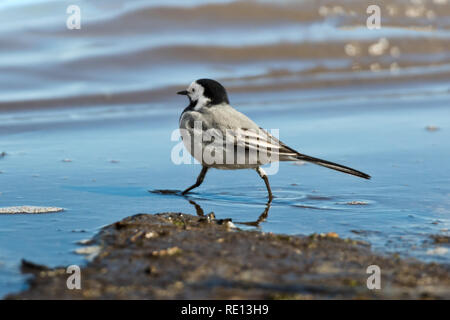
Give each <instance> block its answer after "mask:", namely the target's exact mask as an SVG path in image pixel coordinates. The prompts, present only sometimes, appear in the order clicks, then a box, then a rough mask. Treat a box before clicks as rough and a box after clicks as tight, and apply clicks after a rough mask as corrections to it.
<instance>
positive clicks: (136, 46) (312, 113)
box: [0, 1, 450, 295]
mask: <svg viewBox="0 0 450 320" xmlns="http://www.w3.org/2000/svg"><path fill="white" fill-rule="evenodd" d="M147 2H148V1H127V2H121V1H117V2H115V3H116V4H115V5H114V6H112V5H111V4H108V3H109V2H108V1H79V3H80V6H81V8H82V9H83V11H84V12H85V14H86V15H87V17H86V20H83V21H84V22H83V25H82V30H81V31H80V32H78V33H77V31H68V30H66V29H65V18H66V15H65V8H66V7H67V5H68V4H69V2H65V1H58V2H52V1H40V2H39V3H38V2H33V4H31V2H29V1H14V2H13V1H7V2H2V4H1V5H0V18H1V19H2V21H6V23H4V24H2V29H1V30H0V43H2V46H1V47H0V69H1V71H2V72H1V76H0V111H1V112H0V152H2V151H5V152H7V156H5V157H3V158H0V172H1V173H0V206H1V207H4V206H17V205H35V206H55V207H63V208H65V209H66V211H65V212H62V213H55V214H42V215H10V216H8V215H1V216H0V295H4V294H6V293H8V292H12V291H17V290H19V289H21V288H24V287H25V282H24V277H23V276H22V275H20V273H19V269H18V266H19V262H20V259H22V258H25V259H27V260H31V261H34V262H37V263H43V264H47V265H50V266H55V265H69V264H80V263H83V261H84V260H83V257H82V256H79V255H76V254H74V253H73V251H74V250H75V249H76V248H77V247H78V245H77V244H76V242H77V241H79V240H81V239H85V238H89V237H91V236H93V235H94V234H95V233H96V232H97V231H98V230H99V228H101V227H102V226H104V225H106V224H109V223H112V222H114V221H117V220H119V219H122V218H124V217H126V216H129V215H132V214H135V213H155V212H163V211H177V212H178V211H179V212H185V213H192V214H195V213H196V212H197V210H198V208H199V207H201V208H202V211H203V212H204V213H205V214H207V213H209V212H211V211H213V212H214V213H215V215H216V217H217V218H232V219H233V222H235V223H238V222H250V221H256V220H257V219H258V217H259V215H260V214H262V213H263V212H264V210H265V208H266V204H265V201H266V198H265V197H266V190H265V187H264V183H263V182H262V181H261V179H260V178H259V177H258V175H257V174H256V173H255V172H252V171H247V170H244V171H239V172H237V171H236V172H229V171H218V170H212V171H211V172H209V173H208V175H207V177H206V179H205V182H204V184H203V185H202V186H201V187H200V188H198V189H197V190H195V192H194V193H192V194H190V195H189V196H188V197H187V198H185V197H181V196H177V195H170V194H158V193H150V192H148V191H149V190H150V191H154V190H161V189H171V190H182V189H184V188H186V187H187V186H189V185H191V184H192V183H193V182H194V181H195V179H196V176H197V174H198V172H199V171H200V167H199V165H180V166H176V165H174V164H173V163H172V162H171V159H170V154H171V149H172V147H173V146H174V145H175V144H176V142H173V141H170V135H171V133H172V131H173V130H174V129H176V127H177V122H178V117H179V113H180V112H181V110H182V109H183V108H184V106H185V105H186V101H184V99H183V98H182V97H177V96H176V95H174V92H176V91H177V89H178V88H181V87H184V86H186V85H187V84H188V83H189V82H191V81H192V80H193V79H196V78H199V77H212V78H216V79H219V80H221V81H222V82H223V83H224V84H225V85H226V86H227V87H229V88H230V98H231V101H232V104H233V105H235V106H236V107H237V108H238V109H239V110H240V111H243V112H245V113H246V114H248V115H249V116H250V117H252V118H253V119H254V120H255V121H256V122H258V123H259V124H260V125H261V126H262V127H264V128H267V129H272V128H273V129H280V138H281V140H282V141H284V142H285V143H287V144H288V145H290V146H292V147H293V148H296V149H298V150H299V151H300V152H303V153H306V154H308V155H312V156H316V157H320V158H324V159H327V160H330V161H335V162H338V163H342V164H344V165H348V166H351V167H354V168H356V169H358V170H362V171H364V172H367V173H369V174H370V175H372V177H373V178H372V180H370V181H365V180H362V179H358V178H356V177H353V176H346V175H344V174H342V173H339V172H334V171H331V170H328V169H325V168H321V167H317V166H314V165H311V164H306V165H302V166H298V165H295V164H289V163H283V164H281V165H280V170H279V172H278V173H277V174H276V175H273V176H271V177H270V181H271V185H272V189H273V192H274V195H275V199H274V201H273V203H272V205H271V207H270V210H269V212H268V217H267V218H266V220H265V221H264V222H261V223H260V224H259V227H258V228H260V229H261V230H263V231H267V232H279V233H288V234H310V233H313V232H331V231H333V232H337V233H338V234H339V235H340V236H341V237H352V238H355V239H362V240H365V241H368V242H370V243H371V244H372V246H373V248H374V249H375V250H377V251H378V252H398V253H400V254H401V255H403V256H409V257H415V258H418V259H421V260H424V261H436V262H442V263H449V262H450V253H448V251H447V252H444V253H442V252H441V253H442V254H432V253H433V252H432V251H430V250H432V249H435V248H436V247H438V246H436V245H433V244H432V243H431V239H430V235H432V234H447V235H448V229H449V227H450V209H449V208H450V189H449V185H450V164H449V162H448V159H449V156H450V148H449V146H450V143H449V141H450V131H449V128H450V108H449V102H450V85H449V83H450V81H449V80H450V74H449V69H450V68H449V66H450V63H449V61H450V46H449V26H450V21H449V19H448V16H449V15H448V14H447V13H448V12H449V10H450V9H449V8H448V7H449V5H448V4H447V6H445V5H444V6H442V5H438V4H436V3H434V2H433V1H428V2H426V8H427V9H426V10H425V11H424V13H423V14H422V16H419V17H416V18H412V17H409V16H408V15H406V12H409V11H407V9H408V2H406V1H387V2H386V3H387V4H388V5H391V6H394V7H396V8H397V9H398V12H405V13H404V14H403V15H402V14H397V15H392V16H389V17H388V18H387V20H386V26H385V28H384V27H383V28H382V29H381V30H379V31H373V32H372V31H370V32H369V31H367V29H365V28H363V27H361V26H360V21H362V19H363V18H364V17H365V15H364V12H365V7H364V3H363V2H362V1H358V2H352V1H345V3H343V4H342V5H341V8H342V10H344V12H345V13H346V14H331V13H329V11H330V10H331V11H332V12H341V11H340V10H338V9H335V7H336V6H337V5H336V1H333V2H332V4H331V2H329V3H328V2H323V3H324V6H325V7H326V8H328V9H327V10H328V11H327V15H325V14H324V12H325V11H324V9H323V8H322V9H320V8H318V7H317V6H316V5H313V4H311V2H305V3H303V2H302V3H300V4H295V5H294V4H292V3H291V2H289V1H288V2H283V3H284V4H283V5H280V6H279V7H275V6H270V7H267V5H268V4H267V3H264V2H252V1H250V2H243V3H241V2H237V3H235V2H233V3H228V2H230V1H218V2H217V3H218V4H216V5H211V4H208V3H210V2H211V1H190V2H189V3H188V2H186V1H183V4H184V5H183V6H181V5H177V7H169V8H161V7H160V4H158V3H157V2H156V1H155V2H154V4H153V5H148V4H147ZM164 3H167V2H164ZM171 4H177V2H175V1H172V2H171ZM249 5H250V6H249ZM238 9H239V10H238ZM319 9H320V10H319ZM386 10H387V9H386ZM430 10H432V11H433V12H434V15H435V18H434V19H428V18H427V12H428V11H430ZM319 11H320V12H322V15H321V14H319ZM236 12H239V13H240V14H233V13H236ZM351 12H355V14H352V13H351ZM61 13H62V14H61ZM19 16H20V17H23V16H27V17H28V18H29V19H22V20H21V21H26V22H21V23H18V22H17V21H18V20H17V17H19ZM428 16H431V15H430V14H428ZM211 21H214V23H215V24H214V25H213V27H209V26H210V25H211V23H212V22H211ZM430 25H431V27H432V28H434V29H435V31H427V30H422V29H423V28H424V27H427V26H430ZM411 26H413V27H416V28H410V27H411ZM405 27H408V29H406V28H405ZM420 28H422V29H420ZM380 37H387V39H388V43H389V44H388V47H387V48H384V47H383V45H384V43H385V42H384V41H381V43H382V45H381V47H383V48H384V49H382V53H381V54H379V55H378V54H375V55H374V54H371V53H370V52H372V53H374V52H375V53H376V50H375V49H373V50H375V51H373V50H372V51H371V50H370V49H369V48H370V47H371V46H373V45H375V44H377V43H380ZM349 44H350V45H351V46H353V49H354V50H356V51H358V50H359V52H360V53H359V54H357V55H356V56H353V55H349V54H348V53H352V52H353V51H352V50H353V49H351V48H352V47H350V49H349V47H348V45H349ZM346 48H347V49H346ZM355 48H356V49H355ZM375 48H377V47H375ZM393 48H396V49H393ZM398 52H400V54H398ZM374 64H375V66H374ZM393 64H394V65H393ZM430 125H432V126H437V127H438V128H439V130H437V131H428V130H426V129H425V128H426V126H430ZM64 159H70V160H71V162H65V161H63V160H64ZM351 203H356V204H351ZM358 203H359V204H358ZM361 203H362V204H361ZM194 204H196V205H197V207H196V206H195V205H194ZM240 227H243V228H254V227H250V226H246V225H240ZM444 251H445V250H444Z"/></svg>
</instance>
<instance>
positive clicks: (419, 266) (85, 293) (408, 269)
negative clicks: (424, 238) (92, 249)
mask: <svg viewBox="0 0 450 320" xmlns="http://www.w3.org/2000/svg"><path fill="white" fill-rule="evenodd" d="M88 245H90V246H92V245H95V246H100V250H99V251H98V253H97V255H96V256H95V257H93V258H92V260H91V261H90V262H89V263H88V264H87V265H86V266H84V267H82V270H81V286H82V288H81V289H80V290H69V289H68V288H67V284H66V282H67V279H68V277H69V276H70V274H67V273H66V269H65V268H63V267H61V268H55V269H50V268H47V267H45V266H41V265H36V264H33V263H32V262H28V261H23V265H22V272H24V273H31V274H34V277H32V279H31V280H30V288H29V289H28V290H26V291H24V292H21V293H18V294H13V295H9V296H8V297H7V298H8V299H232V298H233V299H334V298H343V299H358V298H359V299H386V298H388V299H389V298H407V299H412V298H419V299H420V298H421V299H429V298H430V299H449V298H450V279H449V277H448V275H449V271H450V266H448V265H439V264H424V263H421V262H417V261H413V260H403V259H400V258H399V257H398V256H396V255H392V256H380V255H375V254H373V253H372V252H371V250H370V247H369V246H368V245H367V244H365V243H363V242H358V241H354V240H350V239H341V238H339V237H338V235H337V234H335V233H329V234H321V235H318V234H314V235H311V236H286V235H278V234H270V233H261V232H259V231H243V230H240V229H238V228H235V227H234V225H233V224H232V223H230V221H229V220H215V219H214V218H212V217H197V216H191V215H186V214H180V213H162V214H156V215H149V214H138V215H135V216H131V217H128V218H125V219H123V220H122V221H119V222H116V223H114V224H112V225H109V226H107V227H105V228H103V229H102V230H101V231H100V232H99V234H98V235H97V236H96V237H95V238H94V239H92V241H89V243H88ZM370 265H377V266H379V267H380V269H381V289H380V290H369V289H368V288H367V278H368V277H369V276H370V275H371V274H367V273H366V270H367V267H368V266H370Z"/></svg>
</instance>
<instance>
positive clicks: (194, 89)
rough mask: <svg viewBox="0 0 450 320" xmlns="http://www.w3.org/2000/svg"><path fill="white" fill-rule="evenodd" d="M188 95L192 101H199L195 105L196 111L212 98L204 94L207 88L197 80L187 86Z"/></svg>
mask: <svg viewBox="0 0 450 320" xmlns="http://www.w3.org/2000/svg"><path fill="white" fill-rule="evenodd" d="M187 92H188V96H189V98H191V100H192V101H197V103H196V105H195V106H194V110H195V111H199V110H200V109H201V108H203V107H204V106H206V105H207V104H208V103H209V102H211V99H209V98H207V97H205V96H204V92H205V88H203V87H202V86H201V85H199V84H198V83H197V82H195V81H194V82H192V83H191V85H190V86H189V87H188V88H187Z"/></svg>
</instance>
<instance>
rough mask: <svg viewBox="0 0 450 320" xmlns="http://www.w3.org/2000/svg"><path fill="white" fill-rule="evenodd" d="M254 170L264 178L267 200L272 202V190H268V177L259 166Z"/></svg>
mask: <svg viewBox="0 0 450 320" xmlns="http://www.w3.org/2000/svg"><path fill="white" fill-rule="evenodd" d="M256 172H258V174H259V176H260V177H261V178H262V179H263V180H264V183H265V184H266V188H267V192H268V193H269V202H272V199H273V196H272V190H270V184H269V178H267V174H266V173H265V172H264V170H263V169H261V168H260V167H258V168H256Z"/></svg>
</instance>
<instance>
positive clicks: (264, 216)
mask: <svg viewBox="0 0 450 320" xmlns="http://www.w3.org/2000/svg"><path fill="white" fill-rule="evenodd" d="M149 192H150V193H155V194H164V195H181V191H179V190H149ZM182 196H183V197H184V198H185V199H186V200H187V201H188V202H189V203H190V204H192V205H193V206H194V207H195V211H196V212H197V215H198V216H200V217H203V216H211V215H212V216H213V217H214V213H212V212H211V213H209V214H207V215H205V212H204V211H203V208H202V207H201V206H200V205H199V204H198V203H197V202H195V201H194V200H192V199H190V198H189V196H188V195H182ZM271 204H272V200H269V201H267V203H266V206H265V208H264V211H263V212H262V213H261V214H260V215H259V217H258V219H257V220H256V221H243V222H239V221H233V222H234V223H235V224H244V225H247V226H252V227H259V225H260V223H261V222H263V221H265V220H266V219H267V217H268V216H269V210H270V206H271ZM230 220H231V219H230Z"/></svg>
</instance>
